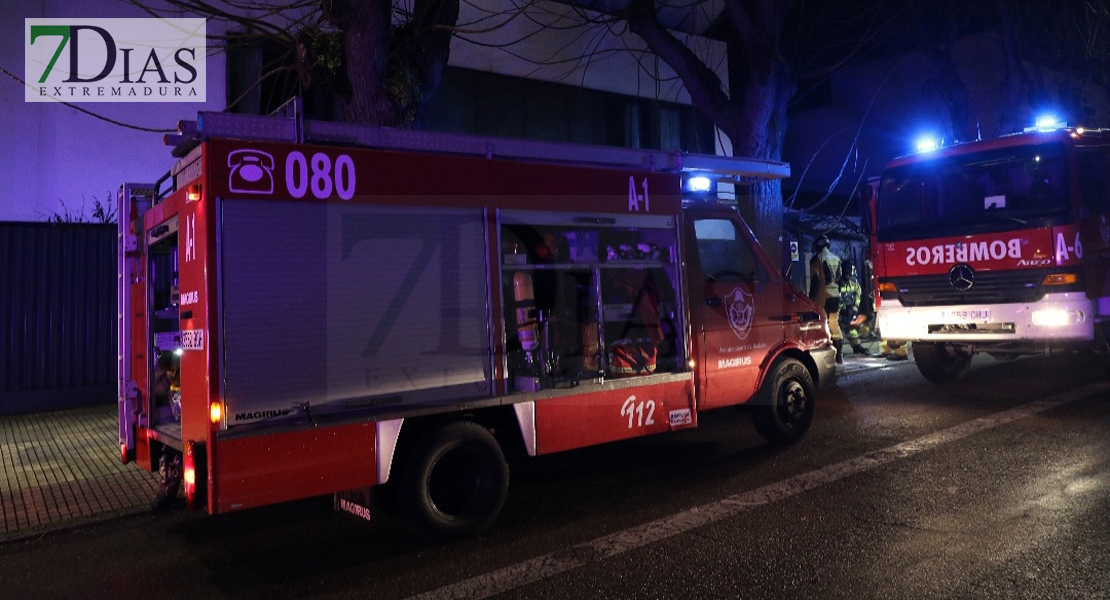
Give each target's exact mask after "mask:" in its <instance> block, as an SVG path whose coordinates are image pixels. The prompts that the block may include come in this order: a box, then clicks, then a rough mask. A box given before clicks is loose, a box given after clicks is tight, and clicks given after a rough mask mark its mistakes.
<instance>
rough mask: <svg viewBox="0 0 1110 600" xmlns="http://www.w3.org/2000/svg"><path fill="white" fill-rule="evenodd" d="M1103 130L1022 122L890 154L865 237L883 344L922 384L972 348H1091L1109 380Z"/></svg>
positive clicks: (1109, 193) (961, 369) (1108, 182)
mask: <svg viewBox="0 0 1110 600" xmlns="http://www.w3.org/2000/svg"><path fill="white" fill-rule="evenodd" d="M1108 173H1110V132H1108V131H1106V130H1084V129H1082V128H1060V129H1056V128H1052V129H1039V130H1037V129H1033V130H1029V131H1026V132H1024V133H1021V134H1015V135H1009V136H1004V137H1001V138H997V139H993V140H985V141H979V142H971V143H965V144H959V145H956V146H952V147H949V148H943V149H937V150H932V151H929V152H921V153H918V154H915V155H913V156H908V157H904V158H900V159H897V160H895V161H893V162H892V163H891V164H890V165H888V166H887V168H886V169H885V171H884V172H883V176H882V182H881V184H880V189H879V192H878V201H877V210H873V214H874V217H873V218H874V222H875V229H874V237H873V238H872V240H871V247H872V250H873V255H874V256H873V259H874V264H875V274H876V280H877V285H878V291H879V295H878V297H877V298H876V300H877V301H878V303H879V306H878V325H879V329H880V331H881V332H882V335H883V337H884V338H885V339H888V340H893V341H910V342H912V350H913V354H914V359H915V361H916V363H917V366H918V368H919V370H920V371H921V373H922V374H923V375H924V376H925V377H926V378H927V379H929V380H931V381H934V382H941V383H943V382H949V381H954V380H957V379H959V378H960V377H962V376H963V375H964V374H965V373H966V372H967V369H968V367H969V365H970V363H971V356H972V355H973V354H975V353H977V352H986V353H989V354H991V355H992V356H996V357H999V358H1012V357H1015V356H1019V355H1023V354H1048V353H1056V352H1066V351H1067V352H1070V351H1075V350H1089V349H1092V348H1093V349H1094V350H1095V351H1097V352H1099V353H1100V354H1101V356H1102V363H1103V365H1104V368H1105V370H1106V374H1107V376H1108V377H1110V347H1108V345H1107V339H1108V338H1110V176H1108Z"/></svg>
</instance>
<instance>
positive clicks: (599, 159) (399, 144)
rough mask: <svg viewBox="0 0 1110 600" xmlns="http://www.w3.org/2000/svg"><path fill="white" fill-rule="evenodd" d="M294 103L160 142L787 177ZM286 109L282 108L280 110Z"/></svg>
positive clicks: (747, 166)
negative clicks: (380, 119) (351, 117)
mask: <svg viewBox="0 0 1110 600" xmlns="http://www.w3.org/2000/svg"><path fill="white" fill-rule="evenodd" d="M298 105H299V103H297V104H295V105H294V110H293V114H292V115H289V114H287V115H285V116H257V115H239V114H231V113H221V112H200V113H197V120H196V121H181V122H179V123H178V126H177V129H178V133H176V134H167V135H166V136H165V137H164V142H165V143H166V145H167V146H174V150H173V155H174V156H175V157H178V158H182V157H185V156H186V155H188V154H189V152H190V151H192V150H193V149H194V148H195V147H196V146H198V145H199V144H200V143H201V142H203V141H204V140H208V139H211V138H233V139H249V140H259V141H274V142H294V143H316V144H340V145H350V146H363V147H368V148H383V149H389V150H408V151H414V152H430V153H442V154H455V155H464V156H478V157H485V158H501V159H511V160H531V161H541V162H558V163H566V164H575V165H584V166H604V167H620V168H631V169H643V170H647V171H661V172H685V173H697V174H698V175H705V176H707V177H710V178H713V179H716V180H717V181H719V182H733V183H752V182H753V181H763V180H768V179H783V178H786V177H789V176H790V165H789V164H788V163H783V162H776V161H770V160H761V159H754V158H734V157H728V156H713V155H707V154H690V153H685V152H664V151H661V150H643V149H636V148H618V147H610V146H593V145H587V144H569V143H561V142H543V141H536V140H519V139H510V138H496V137H487V136H479V135H467V134H459V133H446V132H438V131H425V130H418V129H395V128H391V127H375V126H369V125H351V124H349V123H335V122H329V121H310V120H304V119H303V117H302V114H301V111H300V110H299V109H297V106H298ZM288 112H289V111H288V110H287V111H286V113H288Z"/></svg>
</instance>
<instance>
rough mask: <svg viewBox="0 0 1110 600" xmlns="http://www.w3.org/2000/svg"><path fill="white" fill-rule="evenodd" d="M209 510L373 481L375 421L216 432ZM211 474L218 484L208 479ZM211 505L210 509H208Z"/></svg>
mask: <svg viewBox="0 0 1110 600" xmlns="http://www.w3.org/2000/svg"><path fill="white" fill-rule="evenodd" d="M216 440H217V441H216V445H217V451H216V452H215V456H214V457H211V456H210V458H209V461H210V462H211V463H212V471H211V473H210V480H209V490H210V491H209V494H210V495H211V496H210V498H209V511H210V512H227V511H229V510H239V509H242V508H251V507H255V506H263V505H266V504H273V503H276V502H285V501H288V500H296V499H298V498H307V497H310V496H319V495H322V494H330V493H332V492H335V491H336V490H349V489H355V488H361V487H368V486H371V485H374V484H375V483H377V473H376V472H375V469H376V467H375V465H376V462H375V455H374V441H375V426H374V423H358V424H354V425H344V426H336V427H320V428H315V429H301V430H296V431H289V432H283V433H267V434H265V435H257V436H251V437H236V438H227V439H220V438H219V436H217V438H216ZM212 479H215V480H216V481H218V485H212V483H213V481H212ZM213 508H215V510H213Z"/></svg>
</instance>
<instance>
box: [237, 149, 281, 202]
mask: <svg viewBox="0 0 1110 600" xmlns="http://www.w3.org/2000/svg"><path fill="white" fill-rule="evenodd" d="M227 166H228V167H230V168H231V173H230V174H229V175H228V177H227V189H228V190H229V191H231V192H236V193H240V194H272V193H274V157H273V156H272V155H271V154H270V153H269V152H263V151H261V150H254V149H251V148H242V149H239V150H232V151H231V152H230V153H229V154H228V155H227Z"/></svg>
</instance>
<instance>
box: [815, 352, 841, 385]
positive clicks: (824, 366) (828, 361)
mask: <svg viewBox="0 0 1110 600" xmlns="http://www.w3.org/2000/svg"><path fill="white" fill-rule="evenodd" d="M809 355H810V356H811V357H813V362H814V363H815V364H816V365H817V382H816V383H817V389H818V390H824V389H828V388H830V387H832V386H833V385H834V384H835V383H836V348H834V347H832V346H825V347H823V348H814V349H813V350H810V351H809Z"/></svg>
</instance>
